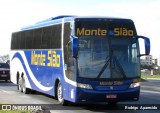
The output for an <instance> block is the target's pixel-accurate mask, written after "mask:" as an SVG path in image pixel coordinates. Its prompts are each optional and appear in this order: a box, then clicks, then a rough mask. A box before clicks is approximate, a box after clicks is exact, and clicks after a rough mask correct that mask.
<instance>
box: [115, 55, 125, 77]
mask: <svg viewBox="0 0 160 113" xmlns="http://www.w3.org/2000/svg"><path fill="white" fill-rule="evenodd" d="M113 58H114V60H115V62H116V64H117V66H118V68H119V70H120V72H121V74H122V76H123V78H124V79H126V78H127V76H126V74H125V72H124V69H123V67H122V65H121V64H120V63H119V61H118V59H117V57H116V56H114V57H113Z"/></svg>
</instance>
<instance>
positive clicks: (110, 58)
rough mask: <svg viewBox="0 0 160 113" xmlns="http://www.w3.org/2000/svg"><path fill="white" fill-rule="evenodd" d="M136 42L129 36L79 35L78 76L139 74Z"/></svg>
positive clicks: (122, 76)
mask: <svg viewBox="0 0 160 113" xmlns="http://www.w3.org/2000/svg"><path fill="white" fill-rule="evenodd" d="M137 48H138V46H137V43H135V42H134V43H133V39H130V38H127V39H126V38H118V39H117V38H112V39H111V40H110V41H108V39H107V38H104V37H89V38H88V37H80V38H79V53H78V69H79V76H80V77H85V78H129V77H135V76H139V75H140V69H139V68H140V67H139V58H137V55H138V51H137Z"/></svg>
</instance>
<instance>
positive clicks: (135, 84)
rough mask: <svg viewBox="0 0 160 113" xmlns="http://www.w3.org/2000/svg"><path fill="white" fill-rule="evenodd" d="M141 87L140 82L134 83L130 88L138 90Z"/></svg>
mask: <svg viewBox="0 0 160 113" xmlns="http://www.w3.org/2000/svg"><path fill="white" fill-rule="evenodd" d="M139 86H140V82H137V83H132V84H131V85H130V87H129V88H136V87H139Z"/></svg>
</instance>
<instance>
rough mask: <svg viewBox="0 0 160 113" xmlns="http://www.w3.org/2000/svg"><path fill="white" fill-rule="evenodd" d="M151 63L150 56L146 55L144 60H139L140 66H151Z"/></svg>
mask: <svg viewBox="0 0 160 113" xmlns="http://www.w3.org/2000/svg"><path fill="white" fill-rule="evenodd" d="M152 64H153V62H152V55H147V56H145V59H141V65H148V66H150V65H152Z"/></svg>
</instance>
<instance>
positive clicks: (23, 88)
mask: <svg viewBox="0 0 160 113" xmlns="http://www.w3.org/2000/svg"><path fill="white" fill-rule="evenodd" d="M22 93H24V94H29V93H30V89H28V88H26V81H25V78H24V77H22Z"/></svg>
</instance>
